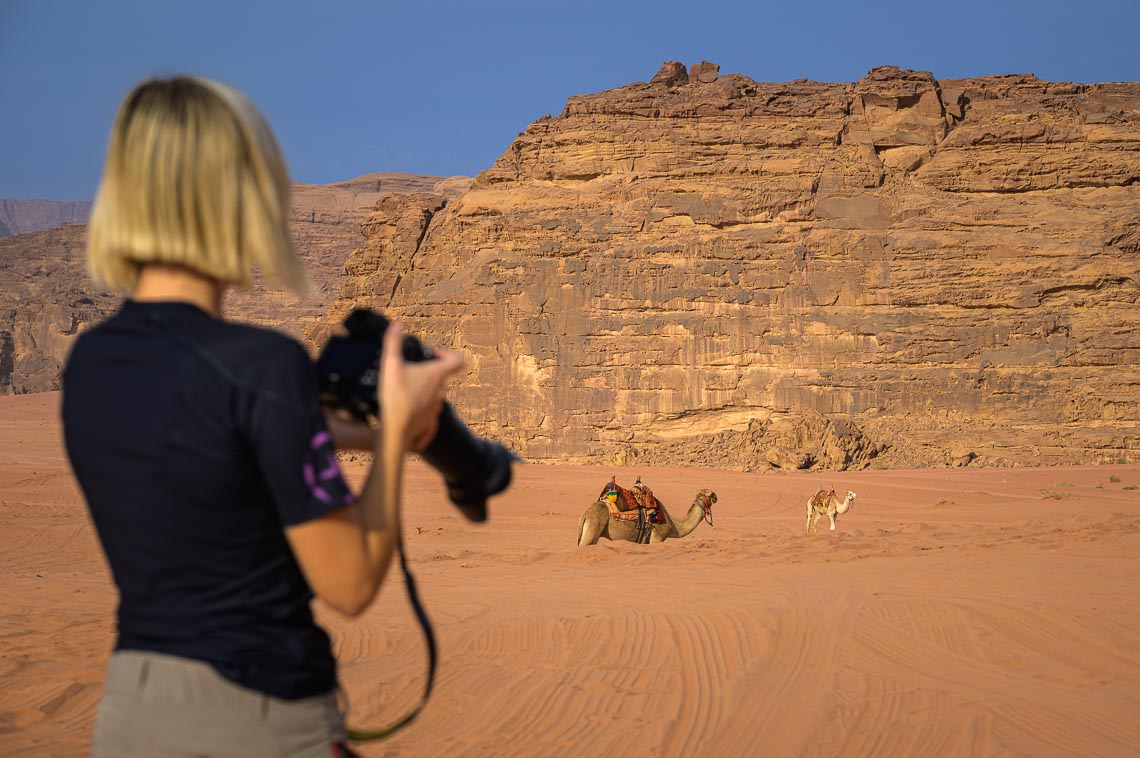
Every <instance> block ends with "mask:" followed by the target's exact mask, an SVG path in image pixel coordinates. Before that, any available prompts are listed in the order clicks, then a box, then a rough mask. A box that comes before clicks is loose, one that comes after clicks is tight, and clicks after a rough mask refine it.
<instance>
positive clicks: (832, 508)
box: [807, 487, 857, 534]
mask: <svg viewBox="0 0 1140 758" xmlns="http://www.w3.org/2000/svg"><path fill="white" fill-rule="evenodd" d="M856 497H857V496H856V494H855V493H854V492H851V491H850V490H848V491H847V497H845V498H843V500H840V499H839V496H838V495H836V494H835V490H834V489H830V490H827V491H826V492H825V491H824V489H823V487H820V488H819V491H818V492H816V493H815V494H814V495H812V496H811V497H810V498H808V501H807V533H808V534H811V530H812V529H815V525H816V523H817V522H818V521H819V519H820V518H821V517H822V516H823V515H824V514H827V517H828V518H829V519H830V520H831V531H833V532H834V531H835V517H836V516H840V515H842V514H844V513H847V511H848V510H850V509H851V504H852V503H854V502H855V498H856ZM813 515H814V516H815V520H814V521H813V520H812V516H813Z"/></svg>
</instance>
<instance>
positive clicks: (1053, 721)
mask: <svg viewBox="0 0 1140 758" xmlns="http://www.w3.org/2000/svg"><path fill="white" fill-rule="evenodd" d="M57 403H58V396H56V395H53V394H49V395H33V396H23V397H5V398H0V583H2V584H0V594H2V596H3V597H4V607H5V609H6V610H5V617H4V622H3V627H2V629H0V642H2V644H0V677H2V679H0V681H2V682H3V686H2V687H0V745H2V746H3V747H2V748H0V753H3V754H6V755H21V756H23V755H43V756H49V755H50V756H64V755H82V754H85V753H86V751H87V745H88V734H89V731H90V729H91V723H92V718H93V714H94V709H95V707H96V704H97V701H98V697H99V686H100V682H101V679H102V671H103V666H104V663H105V661H106V658H107V655H108V652H109V648H110V646H111V643H112V635H113V631H114V627H113V622H112V620H111V618H112V613H113V610H114V603H115V597H114V591H113V589H112V587H111V586H110V585H109V583H108V578H107V572H106V568H105V566H104V563H103V560H102V557H101V555H100V553H99V546H98V543H97V540H96V539H95V537H94V535H93V533H92V530H91V528H90V526H89V525H88V522H87V519H86V515H85V509H84V506H83V504H82V501H81V499H80V497H79V495H78V492H77V490H76V487H75V485H74V483H73V482H72V480H71V478H70V476H69V474H68V470H67V466H66V461H65V460H64V457H63V454H62V451H61V448H60V443H59V427H58V424H57V422H56V417H57V409H56V406H57ZM347 467H348V470H349V473H350V474H351V475H352V476H353V477H356V478H357V479H359V477H360V475H361V474H362V468H361V467H360V465H359V464H356V463H349V464H347ZM638 473H639V474H641V475H642V477H643V478H644V479H645V481H646V482H647V483H648V484H649V485H650V486H652V487H653V488H654V490H655V492H656V493H657V494H658V495H659V496H660V498H661V499H662V500H663V501H664V502H665V503H666V504H667V505H668V506H670V507H671V509H672V510H674V511H676V512H679V511H682V510H683V509H684V508H686V507H687V506H688V504H689V502H691V500H692V495H693V492H694V491H695V490H696V488H697V487H702V486H707V487H712V488H713V489H715V490H716V492H717V493H718V495H719V496H720V502H719V503H717V505H716V507H715V511H714V512H715V517H716V527H715V528H709V527H708V526H707V525H702V526H700V527H699V528H698V529H697V531H696V532H695V533H694V534H693V535H691V536H690V537H688V538H685V539H683V540H671V541H669V542H666V543H665V544H663V545H657V546H635V545H631V544H628V543H620V544H616V543H610V542H603V543H602V544H600V545H598V546H596V547H592V548H587V549H578V548H576V547H575V546H574V542H575V537H576V528H577V521H578V517H579V515H580V514H581V512H582V511H583V509H584V508H585V506H586V505H587V504H588V503H589V502H590V501H591V500H592V498H593V497H594V496H595V495H596V494H597V492H598V491H599V489H600V488H601V485H602V484H603V483H604V482H605V481H606V480H608V479H609V477H610V475H611V474H617V476H618V480H619V482H623V483H632V480H633V477H634V475H635V474H638ZM1112 478H1118V479H1119V481H1112ZM818 484H825V485H827V484H834V486H835V488H836V489H837V490H840V491H841V492H842V491H846V490H848V489H852V490H855V491H856V492H857V493H858V495H859V499H858V500H857V501H856V503H855V505H854V507H853V509H852V511H851V512H850V513H848V514H847V515H845V516H843V517H841V518H840V520H839V528H838V531H837V532H835V533H830V532H828V531H827V530H826V520H824V521H822V522H821V524H823V526H824V530H823V531H822V532H820V533H819V534H817V535H813V536H810V537H805V536H804V535H803V527H804V517H805V510H804V501H805V500H806V498H807V497H808V495H810V494H811V493H812V492H813V491H814V490H815V488H816V486H817V485H818ZM1136 485H1140V466H1137V465H1128V466H1106V467H1099V468H1098V467H1082V468H1065V469H1001V470H994V469H991V470H954V471H948V470H924V471H883V472H863V473H856V474H799V475H779V474H771V475H752V474H740V473H727V472H722V471H715V470H702V469H651V470H638V471H634V470H633V469H628V470H620V469H608V468H605V469H603V468H587V467H562V466H557V467H549V466H543V467H536V466H532V467H520V469H519V470H518V474H517V478H516V484H515V486H514V487H513V489H512V490H511V491H510V492H509V493H508V494H507V495H506V496H504V497H502V498H499V499H497V500H496V501H495V502H494V503H493V509H492V518H491V521H490V522H489V523H487V524H486V525H481V526H474V525H471V524H468V523H465V522H464V521H462V520H461V519H460V518H459V517H458V514H457V513H456V512H455V511H454V510H453V509H452V508H451V507H450V506H449V505H448V504H447V503H446V501H445V499H444V496H443V491H442V488H441V487H440V485H439V483H438V481H437V478H436V476H435V475H434V473H433V472H431V471H430V470H429V469H427V468H425V467H423V466H421V465H419V464H413V465H412V466H410V470H409V476H408V493H409V498H408V500H409V503H408V506H407V510H406V517H405V521H406V529H407V538H408V545H409V554H410V556H411V560H412V565H413V567H414V571H415V572H416V575H417V577H418V579H419V583H420V587H421V590H422V593H423V596H424V600H425V602H426V604H427V606H428V609H429V612H430V613H431V615H432V617H433V619H434V621H435V623H436V626H437V631H438V634H439V639H440V645H441V651H442V662H441V665H440V672H439V679H438V681H437V683H436V692H435V694H434V696H433V698H432V701H431V703H430V704H429V706H428V708H427V710H426V711H425V712H424V713H423V714H422V715H421V717H420V719H419V720H418V721H417V722H416V723H415V724H413V725H412V726H411V727H410V728H408V729H407V730H405V731H404V732H403V733H401V734H399V735H398V736H396V737H394V738H392V739H391V740H389V741H387V742H383V743H378V744H375V745H371V746H366V747H364V748H363V751H364V753H365V754H366V755H376V756H380V755H399V756H404V755H406V756H422V755H465V756H482V755H487V756H490V755H493V756H513V755H518V756H594V755H599V756H600V755H647V756H648V755H666V756H673V755H686V756H688V755H709V756H738V755H835V754H843V755H876V756H879V755H1012V754H1018V755H1095V756H1113V755H1120V756H1123V755H1135V749H1136V745H1140V722H1138V720H1137V718H1136V717H1137V714H1140V631H1138V630H1140V603H1138V602H1137V597H1138V594H1137V591H1138V590H1140V490H1137V489H1126V487H1130V486H1131V487H1134V486H1136ZM321 616H322V618H323V619H324V620H325V621H326V622H327V623H328V624H329V626H330V627H331V629H332V633H333V636H334V640H335V644H336V652H337V655H338V656H339V658H340V660H341V661H342V672H343V679H344V683H345V687H346V689H347V691H348V693H349V695H350V697H351V700H352V706H353V710H352V721H353V722H354V723H356V724H367V725H375V724H378V723H386V722H387V721H389V720H391V719H392V718H394V717H395V716H396V715H398V714H400V713H402V711H403V709H405V708H407V707H409V706H410V705H411V704H413V703H414V702H415V701H416V699H417V698H418V696H419V688H420V687H421V684H422V677H423V673H424V652H423V647H422V643H421V641H420V638H419V635H418V630H417V628H416V625H415V621H414V619H413V617H412V615H411V613H410V610H409V608H408V605H407V602H406V600H405V599H404V595H403V589H402V587H401V586H400V584H399V582H398V580H397V581H393V582H392V583H391V584H390V585H389V586H387V587H386V588H385V590H384V593H383V594H382V597H381V599H380V601H379V602H378V603H377V604H376V605H375V606H374V607H373V608H372V609H371V610H370V611H369V612H368V613H367V614H365V615H364V616H363V617H362V618H361V619H359V620H357V621H346V620H344V619H341V618H337V617H335V615H334V614H332V613H322V614H321Z"/></svg>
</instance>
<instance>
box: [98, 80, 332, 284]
mask: <svg viewBox="0 0 1140 758" xmlns="http://www.w3.org/2000/svg"><path fill="white" fill-rule="evenodd" d="M288 216H289V175H288V172H287V170H286V168H285V162H284V160H283V159H282V157H281V151H280V149H279V148H278V147H277V140H276V139H274V137H273V132H272V131H270V129H269V125H268V124H267V123H266V121H265V119H264V118H263V117H262V115H261V114H260V113H259V112H258V111H257V109H256V108H255V107H254V106H253V104H252V103H250V102H249V101H248V100H247V99H246V98H245V97H244V96H243V95H241V94H240V93H239V92H237V91H235V90H233V89H231V88H229V87H227V86H225V85H223V84H219V83H217V82H213V81H209V80H207V79H199V78H196V77H189V76H178V77H174V78H171V79H151V80H149V81H145V82H143V83H141V84H139V85H138V86H136V87H135V88H134V89H133V90H131V91H130V93H128V94H127V96H126V98H125V99H124V100H123V102H122V104H121V105H120V106H119V111H118V113H117V114H116V116H115V123H114V126H112V128H111V139H110V142H109V144H108V146H107V163H106V165H105V167H104V169H103V181H102V183H101V184H100V186H99V193H98V195H97V197H96V199H95V207H94V209H93V210H92V213H91V225H90V228H89V230H88V238H87V261H88V266H89V268H90V271H91V275H92V277H93V278H94V279H95V281H97V282H99V283H102V284H105V285H107V286H109V287H111V288H113V289H117V290H123V291H126V292H131V291H132V290H134V288H135V286H136V285H137V284H138V279H139V271H140V269H141V268H142V266H143V264H146V263H152V262H153V263H166V264H172V265H177V266H183V267H185V268H187V269H189V270H191V271H194V272H196V273H198V274H201V275H204V276H208V277H210V278H212V279H216V280H217V281H219V282H221V283H223V284H233V285H237V286H239V287H247V286H248V285H249V283H250V277H251V272H252V270H253V268H254V266H256V267H257V268H258V269H259V270H260V271H261V273H262V274H263V275H264V276H265V277H266V278H267V279H269V280H270V281H272V282H273V283H275V284H277V285H280V286H284V287H286V288H288V289H291V290H293V291H294V292H297V293H298V294H308V293H310V292H312V290H313V287H312V284H311V282H310V280H309V278H308V277H307V276H306V275H305V270H304V268H303V267H302V266H301V262H300V261H299V260H298V259H297V254H296V252H295V251H294V249H293V241H292V238H291V237H290V235H289V218H288Z"/></svg>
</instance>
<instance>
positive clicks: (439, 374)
mask: <svg viewBox="0 0 1140 758" xmlns="http://www.w3.org/2000/svg"><path fill="white" fill-rule="evenodd" d="M403 339H404V332H403V330H402V329H401V328H400V326H399V325H398V324H392V325H391V326H389V327H388V331H387V332H385V334H384V357H383V361H382V365H381V382H380V394H381V397H380V405H381V414H382V415H383V418H384V424H385V426H387V425H388V424H393V425H396V426H397V427H398V428H399V429H400V430H401V431H402V434H403V437H404V439H405V440H407V444H408V446H409V448H410V449H413V450H422V449H423V448H425V447H427V445H428V444H430V443H431V440H432V439H433V438H434V437H435V434H436V431H437V430H438V427H439V414H440V411H441V410H442V409H443V402H444V399H445V397H446V395H447V387H446V382H447V378H448V377H450V376H452V375H453V374H455V373H456V372H457V371H459V369H461V368H462V367H463V358H462V357H461V356H460V355H459V354H458V353H456V352H454V351H452V350H437V351H436V352H435V357H434V358H433V359H432V360H429V361H422V362H407V361H405V360H404V359H403V352H402V348H403Z"/></svg>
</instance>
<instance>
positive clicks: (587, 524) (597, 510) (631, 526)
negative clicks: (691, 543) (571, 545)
mask: <svg viewBox="0 0 1140 758" xmlns="http://www.w3.org/2000/svg"><path fill="white" fill-rule="evenodd" d="M657 502H658V505H659V506H660V510H661V515H662V516H663V517H664V519H663V521H662V522H661V523H659V524H646V528H647V529H649V543H650V544H657V543H658V542H664V541H665V540H667V539H669V538H670V537H684V536H685V535H687V534H689V532H691V531H693V530H694V529H696V528H697V524H699V523H701V521H707V522H708V525H709V526H712V525H713V517H712V504H713V503H715V502H716V493H715V492H713V491H712V490H710V489H699V490H697V495H696V497H695V498H693V504H692V505H691V506H689V511H688V513H686V514H685V515H684V517H683V518H681V520H680V521H675V520H674V519H673V517H672V516H670V515H669V511H667V510H666V509H665V505H664V504H663V503H661V501H657ZM637 535H638V527H637V522H636V521H622V520H620V519H617V518H614V517H613V514H612V513H611V512H610V508H609V505H608V504H607V503H606V501H605V499H599V500H598V501H597V502H596V503H594V504H593V505H591V506H590V507H589V508H587V509H586V512H585V513H583V514H582V518H580V519H578V546H579V547H581V546H583V545H596V544H598V540H599V539H601V538H602V537H605V538H606V539H608V540H625V541H627V542H636V541H637Z"/></svg>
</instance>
